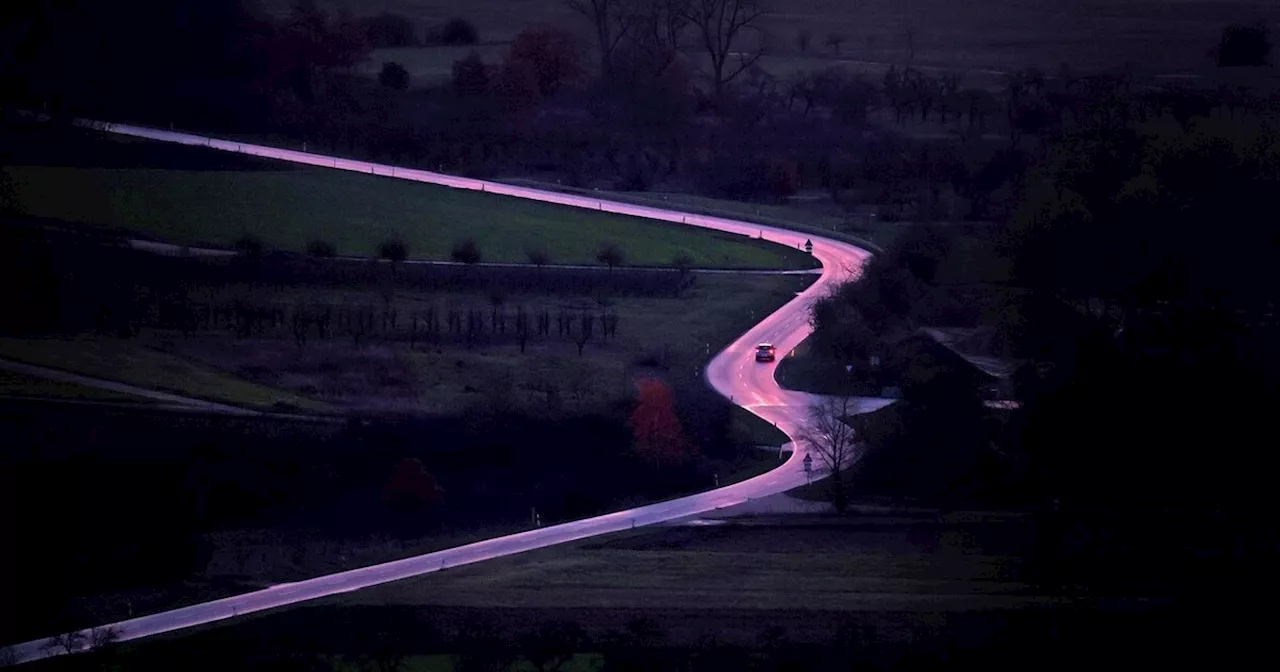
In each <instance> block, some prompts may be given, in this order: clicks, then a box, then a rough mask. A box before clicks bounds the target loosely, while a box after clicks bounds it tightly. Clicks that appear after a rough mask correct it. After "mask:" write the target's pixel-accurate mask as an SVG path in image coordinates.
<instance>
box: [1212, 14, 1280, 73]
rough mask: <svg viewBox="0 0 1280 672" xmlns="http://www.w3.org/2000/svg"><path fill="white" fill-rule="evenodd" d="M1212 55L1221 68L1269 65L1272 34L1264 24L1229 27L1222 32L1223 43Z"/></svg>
mask: <svg viewBox="0 0 1280 672" xmlns="http://www.w3.org/2000/svg"><path fill="white" fill-rule="evenodd" d="M1211 55H1212V56H1213V59H1214V61H1215V62H1217V64H1218V66H1220V67H1226V66H1255V67H1256V66H1259V65H1267V63H1268V58H1269V57H1270V55H1271V33H1270V31H1269V30H1268V29H1267V27H1266V25H1263V24H1257V25H1252V26H1245V25H1240V24H1236V25H1231V26H1227V27H1226V28H1224V29H1223V31H1222V41H1221V42H1220V43H1219V44H1218V46H1217V47H1216V48H1214V50H1213V51H1212V54H1211Z"/></svg>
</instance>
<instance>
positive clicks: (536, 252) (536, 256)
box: [524, 246, 551, 268]
mask: <svg viewBox="0 0 1280 672" xmlns="http://www.w3.org/2000/svg"><path fill="white" fill-rule="evenodd" d="M524 256H525V257H527V258H528V259H529V263H531V264H533V265H534V266H537V267H538V268H542V267H543V266H546V265H547V264H549V263H551V254H550V253H549V252H547V250H546V248H544V247H540V246H531V247H529V249H527V250H525V251H524Z"/></svg>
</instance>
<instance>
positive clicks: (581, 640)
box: [521, 621, 588, 672]
mask: <svg viewBox="0 0 1280 672" xmlns="http://www.w3.org/2000/svg"><path fill="white" fill-rule="evenodd" d="M524 640H525V641H524V645H523V646H522V647H521V649H522V650H523V652H524V657H525V659H526V660H528V661H529V664H531V665H533V667H534V668H535V669H537V670H538V671H539V672H558V671H559V670H561V669H563V668H564V666H565V665H567V664H568V663H569V661H570V660H572V659H573V656H574V654H576V653H578V652H580V651H582V650H583V649H582V647H583V646H585V645H586V644H587V641H588V640H587V633H586V632H585V631H584V630H583V629H582V626H580V625H578V624H577V623H573V622H569V621H554V622H551V623H544V624H542V625H541V626H540V627H539V628H538V629H537V630H535V631H533V632H531V633H529V634H528V635H526V636H525V637H524Z"/></svg>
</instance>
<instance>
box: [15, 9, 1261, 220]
mask: <svg viewBox="0 0 1280 672" xmlns="http://www.w3.org/2000/svg"><path fill="white" fill-rule="evenodd" d="M79 4H86V5H87V6H86V7H84V8H80V9H74V10H73V9H68V10H66V12H67V14H66V15H65V16H64V15H63V14H61V13H59V12H54V13H53V14H50V15H47V16H46V15H38V16H36V17H34V18H29V19H28V20H27V21H26V22H25V23H24V22H17V23H15V24H13V25H15V26H19V27H23V29H24V30H27V31H28V34H24V37H27V38H29V39H31V40H32V41H33V44H35V45H36V48H34V49H32V50H29V51H22V52H20V53H17V54H15V55H14V58H12V59H8V60H5V61H3V62H4V63H6V64H7V65H6V69H5V71H4V81H5V82H6V83H7V85H6V86H5V88H4V90H3V91H4V95H5V99H6V100H8V101H10V102H11V103H12V104H15V105H22V106H26V107H28V108H32V109H38V110H45V111H48V112H51V113H54V114H55V115H63V116H72V115H83V116H95V117H100V118H111V119H119V120H133V121H139V122H144V123H150V124H153V125H159V126H167V125H169V124H171V123H176V124H179V125H180V126H183V127H186V128H191V129H195V130H208V131H213V132H219V131H222V132H238V133H248V134H264V133H265V134H273V135H276V136H284V137H287V138H290V139H292V140H294V141H299V142H309V143H310V145H309V146H313V147H322V148H323V149H324V150H325V151H329V152H334V153H339V154H352V155H359V156H362V157H366V158H370V159H375V160H386V161H393V162H397V163H409V164H413V165H417V166H421V167H426V168H431V169H442V168H443V169H445V170H448V171H453V172H457V173H462V174H468V175H476V176H491V175H495V174H499V173H510V172H511V171H513V170H514V171H516V172H520V173H524V174H529V173H536V174H542V175H545V176H547V177H551V178H555V179H560V180H563V181H566V182H568V183H570V184H574V185H577V186H609V187H613V188H621V189H639V190H644V189H650V188H653V187H655V186H658V185H667V186H671V187H678V188H682V189H685V188H688V189H695V190H699V191H702V192H703V193H708V194H714V195H720V196H726V197H731V198H739V199H749V200H771V199H772V200H777V199H783V198H786V197H788V196H790V195H792V194H794V193H796V191H798V190H800V189H824V190H828V191H830V192H831V193H832V194H833V195H836V196H837V197H839V196H841V194H844V193H845V192H850V191H851V190H852V191H853V192H855V193H854V194H853V195H852V196H851V197H850V198H848V202H849V205H851V206H852V205H855V204H857V203H859V202H868V201H872V202H876V203H880V204H882V205H886V206H890V207H891V209H893V208H896V209H898V210H906V211H908V212H910V216H912V217H914V218H919V219H930V218H937V217H943V216H944V215H945V216H946V217H950V216H955V217H968V218H973V219H988V218H999V217H1001V216H1003V215H1004V214H1007V213H1006V209H1007V208H1008V207H1011V206H1012V203H1013V196H1012V194H1010V193H1008V192H1009V191H1010V188H1011V187H1010V185H1011V184H1013V183H1014V182H1015V181H1016V178H1017V176H1018V174H1019V171H1018V169H1019V166H1020V165H1022V164H1023V163H1025V161H1024V160H1022V159H1021V158H1019V157H1023V156H1024V155H1026V154H1027V153H1028V152H1035V151H1037V148H1038V147H1039V146H1040V144H1041V141H1042V140H1043V139H1046V138H1050V137H1054V136H1056V135H1057V134H1059V133H1061V132H1064V129H1070V128H1087V127H1092V126H1095V125H1097V124H1099V123H1104V124H1106V123H1116V120H1124V119H1133V118H1138V117H1141V116H1143V115H1148V116H1150V115H1158V114H1161V113H1169V114H1172V115H1173V116H1175V117H1176V118H1178V119H1185V120H1189V119H1190V118H1193V117H1195V116H1201V115H1205V114H1210V113H1214V111H1215V109H1219V108H1221V109H1224V110H1226V111H1227V112H1228V113H1229V114H1235V113H1236V112H1238V111H1240V110H1243V109H1245V108H1247V107H1249V106H1251V105H1255V104H1265V105H1270V104H1272V103H1271V102H1270V100H1271V98H1270V97H1268V96H1262V97H1261V99H1259V100H1255V101H1250V100H1248V96H1244V97H1243V98H1242V97H1241V93H1242V92H1241V91H1240V90H1239V87H1237V86H1235V85H1232V84H1223V85H1222V86H1221V87H1220V89H1208V90H1203V89H1195V88H1191V87H1187V86H1181V85H1173V84H1157V83H1151V82H1141V81H1138V80H1136V79H1134V78H1133V77H1128V76H1116V75H1107V74H1093V73H1073V72H1071V71H1070V70H1066V69H1064V70H1062V71H1061V72H1057V73H1044V72H1039V71H1036V70H1031V69H1029V70H1025V71H1021V72H1015V73H1011V74H1009V75H1008V76H1007V77H1006V78H1005V80H1004V82H1003V83H1002V85H1001V86H1000V88H999V90H994V91H993V90H988V89H987V88H984V87H979V86H974V85H968V86H966V84H965V82H964V79H963V77H961V76H959V75H957V74H950V73H947V74H941V75H933V74H929V73H926V72H923V71H921V70H919V69H916V68H911V67H909V66H908V67H903V68H899V67H895V68H892V69H890V71H889V72H888V73H887V74H886V75H885V76H884V77H883V78H882V80H881V81H873V80H871V79H868V78H866V77H862V76H859V75H851V74H848V73H845V72H842V71H840V70H837V69H830V68H825V69H818V70H813V71H809V72H799V73H796V74H795V75H789V76H784V77H780V76H775V75H772V74H770V73H769V71H768V70H767V69H766V68H764V67H762V65H761V64H762V63H765V62H767V60H762V59H767V58H768V56H767V54H765V52H764V51H762V47H761V39H762V36H761V33H760V30H759V26H758V23H759V22H758V19H759V16H760V15H761V12H762V11H763V9H764V8H763V6H761V5H757V3H755V2H753V1H751V0H646V1H643V2H626V3H618V2H597V1H594V0H593V1H585V0H584V1H583V2H573V3H570V4H571V5H572V8H573V9H574V10H576V11H577V13H578V14H580V15H581V16H582V17H583V18H582V21H583V22H584V24H585V25H586V26H588V27H590V28H591V33H592V35H593V40H592V41H593V42H594V43H595V44H594V45H593V46H594V49H593V51H594V52H595V53H596V55H597V56H598V67H593V64H592V63H591V62H590V60H591V59H590V57H589V55H588V53H587V52H584V51H583V50H582V49H581V48H580V45H579V44H578V43H577V42H576V40H575V39H574V38H573V37H572V36H571V35H570V34H569V33H567V32H565V31H563V30H560V29H557V28H550V27H534V28H529V29H527V30H525V31H523V32H521V33H520V34H519V35H517V36H516V37H515V38H514V39H513V41H512V42H511V44H510V45H509V49H508V51H507V53H506V55H505V56H504V57H503V59H502V60H501V62H496V63H486V62H484V61H483V59H482V58H481V57H480V56H479V55H478V54H472V55H470V56H468V57H466V58H463V59H461V60H459V61H458V62H457V63H455V64H454V65H453V68H452V78H451V81H450V82H449V83H448V84H446V85H442V86H435V85H427V86H422V85H421V83H419V86H414V83H412V82H409V81H408V80H407V76H408V75H407V71H404V70H403V68H402V67H389V68H384V75H385V78H384V82H383V85H379V84H378V83H377V82H375V81H372V80H367V79H364V78H362V77H359V76H356V75H354V74H353V73H352V72H351V68H352V66H353V65H354V64H355V63H357V62H358V61H360V60H361V59H362V58H364V57H366V55H367V52H368V49H369V48H370V47H371V46H373V45H375V44H381V43H384V42H386V41H388V40H390V41H391V42H397V41H405V40H407V36H405V35H402V37H394V38H393V37H378V38H376V39H373V38H369V37H368V35H367V31H366V29H365V28H363V27H362V26H364V24H366V23H373V24H378V25H382V24H386V26H385V27H384V28H380V29H378V30H377V31H375V32H379V34H381V33H388V34H395V33H400V34H406V35H407V32H408V31H406V30H405V27H404V25H403V24H404V22H403V21H399V20H393V19H387V18H386V17H373V18H370V19H358V18H356V17H352V16H349V15H329V14H326V13H325V12H324V11H323V10H321V9H318V8H317V7H316V6H315V5H314V4H311V3H305V2H304V3H299V4H298V5H297V6H296V7H294V8H293V10H292V12H291V13H290V14H289V15H288V16H286V17H284V18H277V19H267V18H264V17H262V16H259V15H257V14H255V13H254V12H252V11H250V10H249V9H247V8H246V7H245V6H242V5H241V4H239V3H205V2H200V1H198V0H184V2H180V3H159V4H164V5H166V7H165V8H158V7H155V6H152V5H155V4H156V3H154V2H152V3H150V4H148V3H143V4H141V5H139V4H138V3H132V4H131V6H130V9H129V11H121V12H107V11H105V10H102V9H101V8H100V7H97V6H96V3H79ZM135 5H136V7H135ZM73 6H74V7H78V6H79V5H78V4H76V3H73ZM81 10H83V11H81ZM55 21H56V22H58V25H59V26H60V29H59V30H58V31H50V30H49V28H48V26H50V25H53V22H55ZM452 23H453V22H451V24H452ZM392 24H399V25H400V26H401V27H400V28H393V27H391V25H392ZM193 26H199V30H198V33H197V34H193V30H195V29H194V28H193ZM461 32H465V31H461ZM1237 33H1240V34H1243V35H1244V37H1243V38H1241V37H1239V36H1238V35H1237V36H1235V37H1232V36H1224V45H1226V46H1222V45H1220V51H1221V52H1222V53H1224V54H1226V56H1224V60H1223V63H1224V64H1235V63H1238V62H1240V60H1241V57H1239V56H1238V55H1233V54H1238V53H1241V52H1248V53H1254V52H1256V51H1257V50H1258V49H1260V48H1261V47H1257V46H1253V47H1247V48H1240V47H1237V46H1235V45H1237V44H1238V43H1239V42H1240V40H1242V39H1243V40H1245V41H1246V42H1248V40H1250V39H1255V38H1256V35H1255V34H1254V33H1248V31H1245V32H1244V33H1241V32H1240V31H1235V33H1232V35H1236V34H1237ZM415 35H416V32H415ZM1251 35H1253V36H1254V37H1250V36H1251ZM1262 39H1263V42H1264V43H1265V41H1266V36H1265V34H1263V35H1262ZM1255 41H1256V39H1255ZM1246 46H1247V45H1246ZM686 51H692V52H693V53H698V52H703V55H705V56H706V58H707V59H708V61H709V63H710V72H708V73H702V74H704V75H705V79H704V80H700V79H699V77H698V74H699V73H697V72H695V68H694V67H693V65H692V62H691V60H690V59H689V58H688V57H687V56H686V53H685V52H686ZM158 53H164V54H166V57H165V58H163V59H162V58H158V57H156V54H158ZM762 54H764V55H762ZM1244 60H1246V61H1247V60H1248V58H1245V59H1244ZM1130 94H1133V95H1130ZM1226 94H1230V95H1226ZM878 113H883V114H884V115H891V116H892V118H893V119H894V121H895V122H896V124H897V126H899V127H901V128H900V132H899V131H896V130H895V129H894V128H893V127H892V125H891V126H890V128H881V127H879V124H878V122H877V114H878ZM912 120H927V121H928V122H929V123H930V124H934V126H932V127H931V128H935V129H937V130H938V131H940V133H939V135H941V137H939V138H937V139H928V140H926V139H920V138H913V137H912V133H913V131H912V130H911V127H910V125H909V124H908V122H909V121H912ZM913 123H915V122H913ZM992 134H994V135H995V136H998V137H1003V138H1004V139H1003V141H1001V142H996V141H993V140H991V139H990V138H988V137H987V136H988V135H992ZM949 136H950V137H949ZM742 137H752V138H754V139H755V142H753V143H749V144H744V143H741V142H739V139H740V138H742ZM726 167H732V168H733V169H732V170H725V168H726ZM944 194H951V195H954V197H955V198H956V199H958V201H959V204H958V205H956V206H947V207H943V206H940V205H939V201H940V200H942V199H941V198H940V197H941V196H942V195H944ZM841 200H845V199H843V198H842V199H841ZM903 216H905V213H904V215H903ZM944 218H945V217H944Z"/></svg>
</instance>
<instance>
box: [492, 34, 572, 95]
mask: <svg viewBox="0 0 1280 672" xmlns="http://www.w3.org/2000/svg"><path fill="white" fill-rule="evenodd" d="M503 70H504V71H511V72H522V73H523V72H527V73H529V74H530V75H532V78H533V83H534V85H535V86H536V87H537V92H538V94H539V95H541V96H549V95H552V94H554V93H556V92H557V91H559V90H560V89H561V87H563V86H565V85H566V84H569V83H571V82H573V81H574V80H575V79H577V78H578V76H580V75H581V74H582V64H581V62H580V59H579V56H578V48H577V46H576V44H575V42H574V39H573V36H572V35H570V34H569V33H567V32H565V31H563V30H560V29H558V28H551V27H549V26H543V27H537V28H528V29H526V30H523V31H521V32H520V34H518V35H516V37H515V39H513V40H512V41H511V46H510V48H509V49H508V50H507V56H506V59H505V60H504V61H503ZM522 76H523V75H522Z"/></svg>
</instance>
